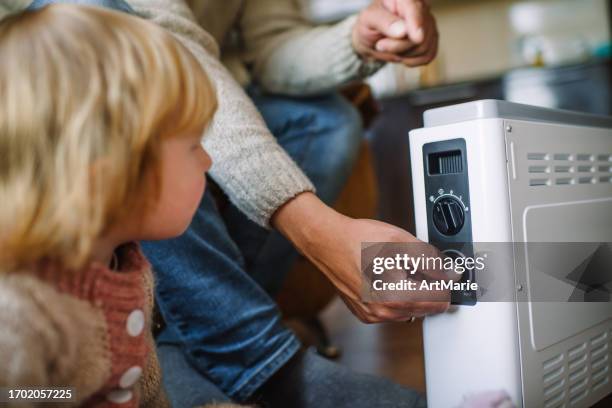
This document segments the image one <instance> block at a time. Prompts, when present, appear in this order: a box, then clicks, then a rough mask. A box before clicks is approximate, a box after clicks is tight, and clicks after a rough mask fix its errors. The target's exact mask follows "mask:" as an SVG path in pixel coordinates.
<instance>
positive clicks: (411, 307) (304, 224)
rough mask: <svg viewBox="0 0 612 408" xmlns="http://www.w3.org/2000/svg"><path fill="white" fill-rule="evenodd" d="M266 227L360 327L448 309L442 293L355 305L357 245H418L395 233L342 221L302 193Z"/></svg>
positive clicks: (358, 265)
mask: <svg viewBox="0 0 612 408" xmlns="http://www.w3.org/2000/svg"><path fill="white" fill-rule="evenodd" d="M272 224H273V225H274V226H275V227H276V228H278V229H279V230H280V231H281V233H283V234H284V235H285V236H286V237H287V238H289V239H290V240H291V241H292V242H293V243H294V245H295V246H296V248H297V249H298V250H299V251H300V252H302V254H303V255H304V256H306V257H307V258H308V259H309V260H310V261H311V262H313V263H314V264H315V266H317V267H318V268H319V269H320V270H321V271H322V272H323V273H324V274H325V275H326V276H327V277H328V278H329V280H330V281H331V282H332V283H333V284H334V286H335V287H336V289H337V290H338V291H339V293H340V295H341V297H342V299H343V300H344V302H345V303H346V305H347V306H348V308H349V309H350V310H351V311H352V312H353V314H354V315H355V316H357V317H358V318H359V319H360V320H361V321H363V322H365V323H377V322H386V321H406V320H410V318H412V317H421V316H425V315H428V314H433V313H441V312H444V311H446V310H447V309H448V306H449V303H448V299H449V296H448V292H446V295H447V296H445V297H443V298H438V299H439V300H432V301H425V302H383V303H368V302H364V301H363V300H362V299H361V296H360V294H361V291H362V272H361V243H362V242H408V243H410V242H413V243H416V242H420V241H419V240H417V239H416V238H415V237H414V236H413V235H411V234H409V233H408V232H406V231H404V230H402V229H400V228H397V227H394V226H392V225H389V224H385V223H382V222H378V221H372V220H355V219H352V218H349V217H345V216H343V215H341V214H339V213H337V212H336V211H334V210H333V209H331V208H329V207H327V206H326V205H325V204H324V203H323V202H321V201H320V200H319V199H318V198H317V197H316V196H315V195H314V194H312V193H302V194H300V195H298V196H297V197H296V198H294V199H293V200H291V201H289V202H288V203H286V204H285V205H284V206H283V207H281V208H280V209H279V210H278V211H277V212H276V213H275V214H274V216H273V218H272ZM422 245H425V244H422ZM429 247H430V248H431V250H432V253H434V252H437V250H435V249H434V248H433V247H431V246H429ZM442 299H443V300H442Z"/></svg>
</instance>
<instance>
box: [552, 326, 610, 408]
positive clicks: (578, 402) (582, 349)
mask: <svg viewBox="0 0 612 408" xmlns="http://www.w3.org/2000/svg"><path fill="white" fill-rule="evenodd" d="M611 349H612V330H610V331H608V330H605V331H602V332H601V333H599V334H596V335H594V336H593V337H591V338H590V340H588V341H583V342H582V343H579V344H576V345H574V346H572V347H570V348H568V349H567V350H566V351H565V352H563V353H561V354H558V355H556V356H554V357H551V358H548V359H547V360H545V361H543V362H542V387H543V395H542V397H543V400H544V407H549V408H556V407H561V406H568V405H567V404H568V403H569V406H584V399H585V398H588V397H589V396H590V395H591V394H592V393H599V392H601V391H600V389H601V388H604V387H607V386H609V383H610V379H611V375H610V373H611V372H612V355H611V353H610V350H611Z"/></svg>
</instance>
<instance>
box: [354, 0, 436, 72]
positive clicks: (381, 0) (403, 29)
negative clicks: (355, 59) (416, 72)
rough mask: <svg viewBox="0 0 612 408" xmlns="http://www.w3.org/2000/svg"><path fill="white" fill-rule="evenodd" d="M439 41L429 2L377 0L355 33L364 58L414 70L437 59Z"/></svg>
mask: <svg viewBox="0 0 612 408" xmlns="http://www.w3.org/2000/svg"><path fill="white" fill-rule="evenodd" d="M438 37H439V35H438V29H437V27H436V20H435V18H434V16H433V14H432V13H431V11H430V10H429V5H428V4H427V1H426V0H374V1H372V3H371V4H370V5H369V6H368V7H367V8H365V9H364V10H363V11H361V13H359V17H358V18H357V22H356V24H355V26H354V27H353V33H352V40H353V48H354V49H355V51H356V52H357V53H358V54H359V55H361V56H362V57H364V58H372V59H377V60H381V61H386V62H397V63H402V64H404V65H407V66H410V67H416V66H420V65H425V64H428V63H429V62H431V61H432V60H433V59H434V58H435V56H436V54H437V52H438Z"/></svg>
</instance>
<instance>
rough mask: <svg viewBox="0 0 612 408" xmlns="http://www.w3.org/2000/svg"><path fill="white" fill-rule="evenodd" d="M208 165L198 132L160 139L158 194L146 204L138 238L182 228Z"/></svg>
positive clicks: (170, 233) (173, 232) (192, 209)
mask: <svg viewBox="0 0 612 408" xmlns="http://www.w3.org/2000/svg"><path fill="white" fill-rule="evenodd" d="M211 165H212V161H211V159H210V156H209V155H208V153H206V151H205V150H204V148H203V147H202V145H201V135H200V134H197V135H192V136H186V137H174V138H170V139H165V140H164V141H163V142H162V147H161V171H160V173H159V174H160V178H159V183H160V185H159V186H158V191H159V198H158V200H157V202H156V203H154V204H151V203H149V204H147V206H146V208H147V211H146V214H144V217H143V218H144V219H143V221H142V224H141V232H140V234H139V235H142V236H141V237H139V238H140V239H142V240H160V239H168V238H173V237H176V236H178V235H181V234H182V233H183V232H185V230H186V229H187V227H188V226H189V224H190V223H191V219H192V218H193V215H194V214H195V212H196V209H197V208H198V205H199V204H200V200H201V199H202V195H203V194H204V189H205V187H206V175H205V173H206V171H208V169H210V166H211Z"/></svg>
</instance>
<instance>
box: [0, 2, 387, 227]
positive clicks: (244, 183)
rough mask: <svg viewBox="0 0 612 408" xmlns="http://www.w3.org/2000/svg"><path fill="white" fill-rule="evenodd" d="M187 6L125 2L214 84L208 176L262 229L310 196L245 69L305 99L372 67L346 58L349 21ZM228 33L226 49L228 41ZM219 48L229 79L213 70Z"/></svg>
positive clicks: (263, 8) (291, 6)
mask: <svg viewBox="0 0 612 408" xmlns="http://www.w3.org/2000/svg"><path fill="white" fill-rule="evenodd" d="M188 1H189V3H190V5H191V7H192V8H193V10H192V9H191V8H190V6H189V5H188V4H187V3H186V0H128V3H129V4H130V5H131V6H132V7H133V8H134V9H135V10H136V12H137V13H138V14H139V15H141V16H142V17H144V18H147V19H150V20H152V21H154V22H156V23H157V24H159V25H161V26H163V27H165V28H166V29H168V30H169V31H170V32H172V33H173V34H174V35H175V36H176V37H177V38H178V39H179V40H180V41H181V42H182V43H183V44H184V45H185V46H187V48H189V49H190V50H191V51H192V52H193V54H194V55H195V57H196V58H197V59H198V60H199V61H200V62H201V63H202V66H203V67H204V69H205V70H206V71H207V73H208V75H209V76H210V77H211V78H212V80H213V82H214V85H215V87H216V90H217V95H218V99H219V109H218V111H217V114H216V115H215V118H214V120H213V123H212V125H211V127H210V129H209V130H208V133H207V135H206V137H205V139H204V147H205V148H206V149H207V150H208V152H209V153H210V155H211V157H212V158H213V167H212V169H211V171H210V174H211V176H212V177H213V178H214V180H215V181H216V182H217V183H218V184H219V185H220V186H221V187H222V188H223V190H224V191H225V192H226V193H227V195H228V196H229V198H230V200H231V201H232V202H233V203H234V204H235V205H236V206H237V207H239V208H240V209H241V210H242V211H243V212H244V213H245V214H247V216H248V217H249V218H251V219H252V220H254V221H255V222H257V223H258V224H260V225H263V226H268V224H269V220H270V217H271V216H272V214H273V213H274V212H275V211H276V209H278V208H279V207H280V206H281V205H283V204H284V203H285V202H287V201H288V200H290V199H291V198H293V197H294V196H296V195H298V194H300V193H302V192H304V191H312V190H313V189H314V188H313V186H312V184H311V182H310V181H309V180H308V178H307V177H306V176H305V175H304V174H303V173H302V171H301V170H300V169H299V168H298V167H297V165H296V164H295V163H294V162H293V161H292V160H291V158H290V157H289V156H288V155H287V154H286V153H285V151H284V150H283V149H282V148H281V147H280V146H279V145H278V144H277V143H276V140H275V139H274V137H273V136H272V135H271V134H270V131H269V130H268V129H267V128H266V125H265V123H264V122H263V120H262V118H261V117H260V115H259V113H258V112H257V109H256V108H255V106H254V105H253V104H252V102H251V101H250V99H249V98H248V96H247V95H246V94H245V93H244V91H243V89H242V85H244V84H245V83H246V82H248V81H249V76H248V75H247V69H246V67H247V66H249V67H251V69H250V70H249V72H250V74H252V75H253V77H254V78H255V79H256V80H257V81H258V82H259V83H261V84H262V85H263V86H265V87H266V88H267V89H268V90H271V91H275V92H281V93H286V94H297V95H304V94H310V93H316V92H323V91H327V90H329V89H332V88H334V87H337V86H339V85H341V84H343V83H345V82H348V81H351V80H354V79H358V78H361V77H364V76H366V75H369V74H371V73H373V72H374V71H375V70H376V69H378V68H379V67H380V64H378V63H368V62H365V61H363V60H361V59H360V58H359V56H358V55H357V54H356V53H355V52H354V50H353V48H352V42H351V28H352V26H353V24H354V21H355V17H350V18H348V19H346V20H344V21H342V22H340V23H338V24H336V25H332V26H319V27H312V26H310V25H309V24H307V23H306V22H305V21H304V20H303V19H302V17H301V16H300V12H299V8H298V6H297V3H296V1H297V0H223V1H221V0H188ZM29 3H30V0H3V2H2V4H0V17H1V14H2V12H3V10H2V7H4V12H7V11H17V10H20V9H22V8H24V7H26V6H27V5H28V4H29ZM194 12H195V14H194ZM196 21H197V22H196ZM203 28H204V29H206V30H208V32H210V34H209V33H208V32H207V31H205V30H204V29H203ZM230 34H234V36H233V37H234V41H228V38H229V37H232V36H231V35H230ZM219 43H220V44H221V50H222V51H223V57H224V58H223V61H224V62H225V63H226V64H227V66H228V67H229V68H230V70H231V72H230V71H228V69H227V68H226V66H224V65H223V64H222V63H221V62H220V59H219V55H220V51H219V46H218V44H219ZM236 44H238V46H236ZM236 79H238V81H237V80H236ZM241 84H242V85H241Z"/></svg>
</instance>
